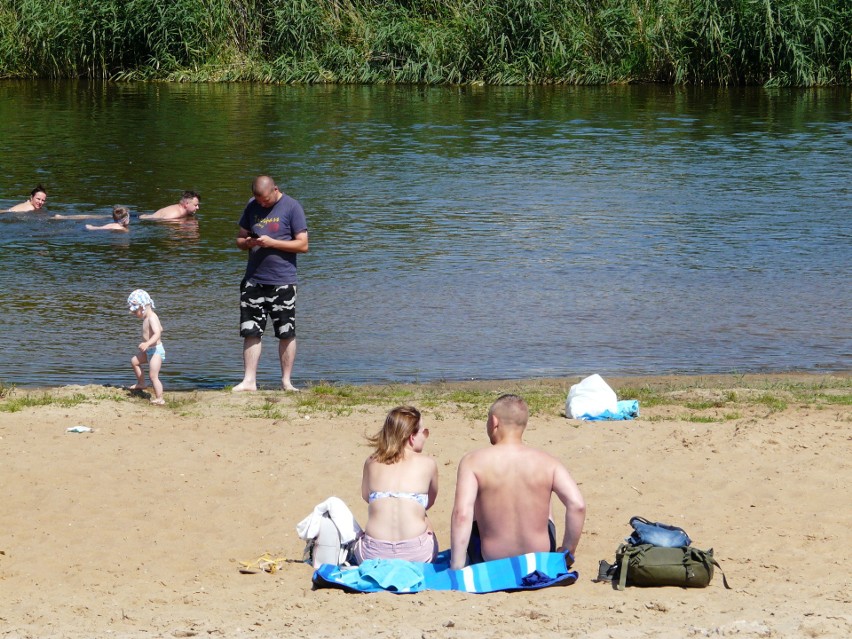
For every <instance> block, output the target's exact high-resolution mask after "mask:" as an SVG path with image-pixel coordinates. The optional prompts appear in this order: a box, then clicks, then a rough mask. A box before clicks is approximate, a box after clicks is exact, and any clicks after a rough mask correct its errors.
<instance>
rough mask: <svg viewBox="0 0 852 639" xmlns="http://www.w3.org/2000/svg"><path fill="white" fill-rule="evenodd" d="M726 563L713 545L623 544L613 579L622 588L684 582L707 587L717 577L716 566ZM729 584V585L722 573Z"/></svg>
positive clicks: (725, 582)
mask: <svg viewBox="0 0 852 639" xmlns="http://www.w3.org/2000/svg"><path fill="white" fill-rule="evenodd" d="M714 566H715V567H717V568H719V572H722V567H721V566H719V563H718V562H717V561H716V560H715V559H714V558H713V549H712V548H711V549H710V550H699V549H698V548H693V547H692V546H682V547H680V548H663V547H661V546H653V545H651V544H641V545H639V546H631V545H630V544H621V545H620V546H619V547H618V550H617V551H616V553H615V564H613V565H612V566H611V567H609V568H610V573H611V579H612V581H616V580H618V581H617V584H618V586H617V588H618V590H624V587H625V586H681V587H683V588H705V587H706V586H707V585H709V584H710V580H711V579H713V567H714ZM722 581H723V583H724V584H725V588H729V589H730V586H729V585H728V580H727V579H726V578H725V573H722Z"/></svg>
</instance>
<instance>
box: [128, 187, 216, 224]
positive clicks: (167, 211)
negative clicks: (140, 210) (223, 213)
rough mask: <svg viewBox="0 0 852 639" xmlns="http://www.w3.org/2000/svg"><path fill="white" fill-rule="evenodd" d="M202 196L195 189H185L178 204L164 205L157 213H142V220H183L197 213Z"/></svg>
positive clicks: (140, 217)
mask: <svg viewBox="0 0 852 639" xmlns="http://www.w3.org/2000/svg"><path fill="white" fill-rule="evenodd" d="M200 201H201V196H200V195H198V193H196V192H195V191H184V192H183V195H182V196H181V198H180V202H178V203H177V204H169V205H168V206H164V207H163V208H161V209H160V210H158V211H156V212H155V213H148V214H145V215H140V216H139V219H140V220H154V221H157V220H166V221H168V220H182V219H183V218H185V217H189V216H190V215H195V212H196V211H197V210H198V208H199V207H200V206H201V204H200Z"/></svg>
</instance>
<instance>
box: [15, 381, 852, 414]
mask: <svg viewBox="0 0 852 639" xmlns="http://www.w3.org/2000/svg"><path fill="white" fill-rule="evenodd" d="M579 379H580V378H575V379H563V380H526V381H482V382H454V383H427V384H389V385H384V386H355V385H347V384H342V385H339V384H332V383H327V382H321V383H318V384H315V385H313V386H309V387H307V388H305V389H303V390H302V392H300V393H284V392H281V391H270V390H261V391H259V392H258V393H251V394H248V393H240V394H237V395H231V394H230V392H229V391H228V390H227V389H226V390H225V391H224V392H223V393H222V394H219V393H216V395H211V397H215V401H216V402H220V403H223V404H224V405H226V406H227V405H229V404H234V403H236V402H243V401H247V400H250V401H247V410H246V412H245V413H244V414H245V415H246V416H248V417H253V418H262V419H272V420H285V421H289V420H292V419H295V418H304V417H310V416H313V415H315V416H330V417H345V416H348V415H351V414H353V413H354V412H358V411H360V410H364V409H365V408H370V407H379V408H381V409H382V410H389V409H390V408H392V407H393V406H397V405H400V404H412V405H414V406H416V407H418V408H419V409H421V410H423V411H425V412H428V413H430V415H431V417H432V418H434V419H439V420H440V419H443V415H444V414H445V413H447V412H457V413H460V414H461V415H463V416H464V417H465V418H466V419H469V420H471V421H481V420H484V419H485V417H486V415H487V412H488V408H489V406H490V405H491V403H492V402H493V401H494V400H495V399H496V398H497V397H498V396H499V395H501V394H503V393H515V394H518V395H521V396H522V397H523V398H524V399H525V400H526V401H527V404H528V405H529V407H530V414H531V416H532V417H533V418H535V417H536V416H562V417H564V416H565V400H566V399H567V396H568V391H569V389H570V387H571V385H572V384H574V383H576V382H578V381H579ZM805 379H806V381H802V379H801V378H798V379H788V378H786V377H785V376H783V375H782V376H775V377H772V376H770V377H762V376H756V375H755V376H742V375H737V376H710V377H682V378H673V381H670V380H669V378H660V379H659V380H654V379H653V378H650V381H648V382H647V383H642V384H632V383H631V382H630V381H629V380H626V381H624V382H623V383H621V384H619V383H616V382H611V383H610V385H611V386H612V387H613V389H614V390H615V391H616V394H617V396H618V398H619V399H635V400H638V401H639V414H640V417H639V419H651V420H653V421H675V420H679V421H692V422H708V423H709V422H724V421H731V420H737V419H741V418H743V417H745V416H748V415H754V414H755V412H756V411H757V412H759V413H760V414H763V415H769V414H772V413H777V412H781V411H784V410H786V409H787V408H789V407H794V406H796V407H800V406H808V407H811V408H814V409H816V410H820V409H825V408H828V407H833V406H852V377H848V376H820V377H816V376H814V378H813V381H810V380H809V379H807V378H805ZM205 396H206V393H205V392H202V391H193V392H190V393H167V394H166V406H165V407H164V408H165V410H170V411H172V412H177V413H178V414H181V415H185V416H188V415H191V414H193V412H194V409H195V408H196V407H198V406H201V405H203V404H204V403H205ZM133 399H134V396H133V395H130V396H128V395H126V394H123V393H122V392H121V391H117V390H115V389H108V390H107V389H104V390H97V391H95V392H76V391H75V392H73V393H71V394H63V393H61V392H59V390H58V389H57V390H53V391H43V390H41V391H21V390H19V389H16V388H15V386H14V385H10V384H7V383H4V382H2V381H0V411H2V412H18V411H21V410H23V409H25V408H31V407H38V406H48V405H56V406H60V407H72V406H76V405H79V404H82V403H85V402H92V401H98V400H110V401H133ZM137 399H139V398H137ZM142 399H146V398H145V397H143V398H142ZM140 401H141V399H140ZM649 409H654V410H652V411H651V412H652V413H654V414H653V415H652V416H649V415H648V411H649ZM155 410H163V409H162V408H157V409H155ZM849 419H850V420H852V411H850V417H849Z"/></svg>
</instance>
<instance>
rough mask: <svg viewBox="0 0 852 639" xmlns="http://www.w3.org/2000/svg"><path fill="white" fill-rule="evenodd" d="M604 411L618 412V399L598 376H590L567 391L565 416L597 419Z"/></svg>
mask: <svg viewBox="0 0 852 639" xmlns="http://www.w3.org/2000/svg"><path fill="white" fill-rule="evenodd" d="M606 411H610V412H611V413H617V412H618V397H616V395H615V391H614V390H612V389H611V388H610V387H609V384H607V383H606V382H605V381H604V380H603V377H601V376H600V375H598V374H594V375H590V376H589V377H587V378H585V379H584V380H582V381H580V382H579V383H577V384H574V385H573V386H572V387H571V390H570V391H568V399H567V400H566V402H565V414H566V415H568V416H570V417H572V418H573V419H587V418H589V417H597V416H598V415H601V414H603V413H605V412H606Z"/></svg>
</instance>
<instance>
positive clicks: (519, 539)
mask: <svg viewBox="0 0 852 639" xmlns="http://www.w3.org/2000/svg"><path fill="white" fill-rule="evenodd" d="M528 418H529V409H528V408H527V405H526V402H524V400H523V399H521V398H520V397H518V396H517V395H503V396H502V397H500V398H499V399H497V401H495V402H494V403H493V404H492V405H491V408H490V409H489V410H488V421H487V422H486V426H485V427H486V432H487V433H488V439H489V440H490V441H491V444H492V446H491V447H490V448H482V449H479V450H475V451H473V452H470V453H468V454H467V455H465V456H464V457H463V458H462V460H461V462H459V469H458V478H457V481H456V497H455V503H454V504H453V515H452V522H451V527H450V537H451V539H450V543H451V551H452V557H451V560H450V568H452V569H454V570H458V569H459V568H464V566H465V564H466V560H467V555H468V552H470V554H471V555H473V556H471V557H470V563H477V561H490V560H493V559H502V558H504V557H515V556H517V555H523V554H525V553H529V552H554V551H558V552H565V551H566V550H569V551H571V554H574V551H575V550H576V548H577V543H578V542H579V541H580V535H581V534H582V532H583V523H584V522H585V520H586V504H585V501H584V500H583V496H582V494H580V489H579V488H578V487H577V484H576V483H575V482H574V480H573V479H572V478H571V475H570V474H569V473H568V470H567V469H566V468H565V466H563V465H562V463H561V462H560V461H559V460H558V459H556V458H555V457H553V456H552V455H550V454H549V453H546V452H544V451H542V450H538V449H535V448H530V447H529V446H527V445H526V444H524V443H523V441H522V439H523V434H524V429H526V427H527V419H528ZM552 493H556V496H557V497H558V498H559V500H560V501H561V502H562V503H563V505H564V506H565V533H564V535H563V537H562V545H561V546H559V547H558V548H557V547H556V539H555V536H556V535H555V529H554V526H553V523H552V521H551V520H550V512H551V511H550V497H551V494H552ZM477 529H478V539H477ZM472 532H473V534H472ZM477 541H479V544H477V543H476V542H477ZM477 546H478V548H477Z"/></svg>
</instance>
